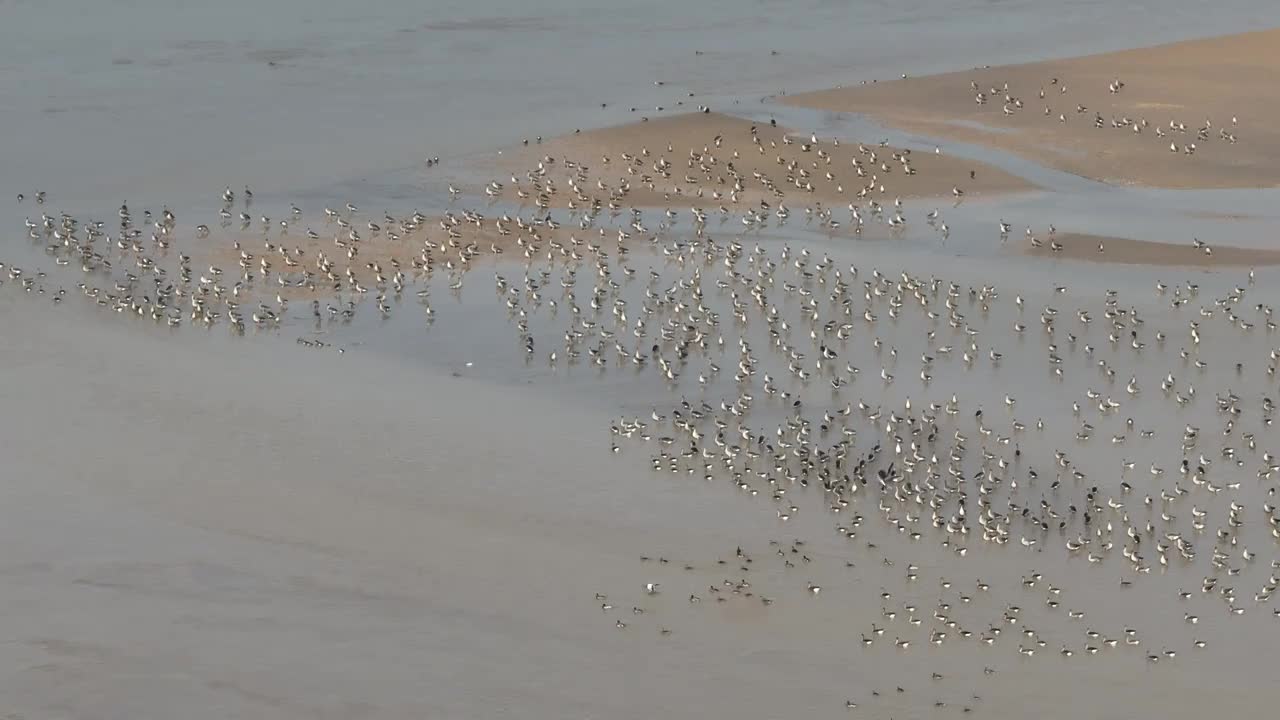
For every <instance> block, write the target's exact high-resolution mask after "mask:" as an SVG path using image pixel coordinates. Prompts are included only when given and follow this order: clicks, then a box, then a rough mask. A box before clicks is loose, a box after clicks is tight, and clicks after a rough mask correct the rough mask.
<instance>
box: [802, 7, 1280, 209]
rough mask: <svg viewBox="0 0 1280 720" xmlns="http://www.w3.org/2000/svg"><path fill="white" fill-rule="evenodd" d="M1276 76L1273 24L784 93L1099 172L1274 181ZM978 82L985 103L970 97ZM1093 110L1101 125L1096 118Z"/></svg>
mask: <svg viewBox="0 0 1280 720" xmlns="http://www.w3.org/2000/svg"><path fill="white" fill-rule="evenodd" d="M1277 78H1280V30H1265V31H1260V32H1253V33H1246V34H1241V35H1232V36H1228V37H1218V38H1210V39H1207V40H1194V41H1190V42H1181V43H1176V44H1172V45H1163V46H1160V47H1154V48H1145V49H1138V50H1127V51H1123V52H1116V53H1108V54H1104V55H1094V56H1089V57H1081V58H1073V59H1068V60H1053V61H1048V62H1037V63H1030V64H1026V65H1015V66H1007V67H995V68H985V69H975V70H964V71H961V72H953V73H947V74H944V75H934V76H929V77H920V78H908V79H905V80H895V81H891V82H881V83H872V84H867V85H861V86H858V87H850V88H842V89H835V90H826V91H822V92H815V93H807V94H803V95H795V96H791V97H788V98H785V100H784V101H785V102H787V103H790V104H794V105H799V106H804V107H811V108H821V109H824V110H832V111H841V112H857V113H863V114H866V115H869V116H871V117H873V118H875V119H877V120H879V121H882V122H885V123H887V124H891V125H894V126H897V127H901V128H903V129H906V130H910V131H913V132H919V133H923V134H928V135H931V136H934V137H938V138H942V139H944V140H957V141H962V142H966V143H975V144H980V145H985V146H989V147H993V148H998V149H1001V150H1007V151H1011V152H1015V153H1018V154H1019V155H1023V156H1025V157H1028V158H1030V159H1032V160H1035V161H1037V162H1039V163H1042V164H1045V165H1048V166H1050V167H1054V168H1057V169H1060V170H1065V171H1067V172H1071V173H1074V174H1077V175H1082V176H1085V177H1090V178H1095V179H1098V180H1104V181H1107V182H1113V183H1133V184H1140V185H1148V186H1153V187H1170V188H1191V187H1206V188H1218V187H1261V186H1267V187H1270V186H1275V185H1278V184H1280V127H1277V125H1276V123H1275V122H1274V119H1273V118H1275V117H1276V114H1277V112H1280V93H1276V92H1275V91H1274V88H1275V86H1276V82H1277ZM1116 81H1119V82H1121V83H1123V87H1119V88H1118V90H1117V91H1116V92H1112V91H1111V89H1110V88H1109V86H1111V85H1112V84H1113V83H1115V82H1116ZM971 83H976V84H977V87H978V89H976V90H975V89H974V87H973V86H972V85H971ZM1006 87H1007V89H1006ZM993 90H994V92H993ZM1064 90H1065V92H1064ZM1042 91H1043V93H1044V97H1043V98H1041V97H1040V93H1041V92H1042ZM979 92H981V93H982V94H983V95H984V97H985V99H986V102H985V104H979V103H978V102H977V96H978V94H979ZM1006 97H1007V98H1008V100H1006ZM1018 103H1021V107H1018V106H1017V105H1018ZM1081 108H1083V109H1081ZM1006 109H1007V110H1006ZM1059 116H1061V119H1060V117H1059ZM1098 118H1101V124H1102V127H1101V128H1098V127H1096V126H1095V123H1096V122H1097V119H1098ZM1171 122H1172V123H1174V124H1175V125H1176V126H1177V127H1174V128H1171V127H1170V123H1171ZM1144 123H1145V125H1144ZM1116 125H1118V126H1116ZM1135 126H1137V127H1138V128H1139V131H1135V130H1134V127H1135ZM1183 126H1185V130H1183V129H1182V128H1183ZM1202 129H1203V132H1201V131H1202ZM1224 133H1225V136H1224ZM1231 137H1234V141H1232V140H1231V139H1230V138H1231ZM1171 145H1172V146H1173V148H1174V149H1173V150H1172V151H1171V149H1170V147H1171ZM1192 145H1194V150H1191V154H1188V150H1190V148H1191V146H1192Z"/></svg>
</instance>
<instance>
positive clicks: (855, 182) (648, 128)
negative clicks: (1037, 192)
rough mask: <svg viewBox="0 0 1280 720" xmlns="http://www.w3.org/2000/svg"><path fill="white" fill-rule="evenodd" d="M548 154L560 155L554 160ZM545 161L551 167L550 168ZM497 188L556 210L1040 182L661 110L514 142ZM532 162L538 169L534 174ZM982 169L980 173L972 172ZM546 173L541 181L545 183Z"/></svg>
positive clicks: (963, 163)
mask: <svg viewBox="0 0 1280 720" xmlns="http://www.w3.org/2000/svg"><path fill="white" fill-rule="evenodd" d="M547 158H550V159H551V162H547V161H546V160H547ZM539 168H541V169H539ZM498 169H499V170H500V171H501V172H503V173H505V174H506V175H512V176H514V178H515V181H514V182H512V181H511V179H510V178H506V177H504V178H502V179H501V180H500V181H499V182H500V183H501V184H502V187H501V188H500V189H495V188H492V187H491V188H490V190H489V192H490V193H491V194H497V195H500V196H501V197H503V198H506V199H509V200H515V201H519V202H523V203H527V204H528V205H530V206H534V205H537V204H538V203H541V205H542V206H544V207H546V208H566V207H567V208H571V209H587V208H590V207H592V206H593V205H594V206H598V207H601V208H605V207H607V208H609V209H613V210H619V209H622V208H628V207H675V208H681V209H683V208H687V207H698V208H702V209H706V210H708V211H712V210H716V209H719V208H723V209H724V210H725V211H726V212H733V213H743V212H745V211H746V210H748V209H749V208H758V207H759V206H760V203H761V201H764V202H765V203H768V204H769V206H770V207H775V208H776V207H777V206H778V205H779V204H785V205H789V206H791V207H792V208H800V207H810V206H814V205H816V204H819V203H821V204H823V205H825V206H829V207H845V206H846V205H848V204H849V203H853V204H855V205H860V206H865V205H867V204H868V202H869V201H870V200H877V201H879V202H882V203H884V202H892V201H893V199H894V198H896V197H904V198H906V197H925V196H945V197H948V198H950V197H954V194H953V189H957V188H958V189H959V190H960V191H961V193H963V194H964V195H966V196H982V195H991V194H996V193H1008V192H1016V191H1020V190H1029V189H1032V185H1030V184H1029V183H1027V182H1026V181H1024V180H1023V179H1021V178H1018V177H1017V176H1014V175H1011V174H1009V173H1006V172H1004V171H1003V170H999V169H997V168H994V167H991V166H988V165H984V164H982V163H978V162H971V161H969V160H964V159H960V158H953V157H947V156H945V155H943V156H938V155H934V154H931V153H923V152H911V151H910V150H903V149H900V148H894V147H887V146H886V147H881V146H878V145H874V144H873V145H866V144H859V143H857V142H843V143H840V142H837V141H835V140H833V139H832V138H817V139H816V142H815V141H814V138H813V137H812V136H811V135H810V133H807V132H804V133H800V132H793V131H789V130H787V129H785V128H782V127H775V126H772V125H770V124H769V123H753V122H751V121H749V120H743V119H739V118H734V117H730V116H727V115H721V114H717V113H707V114H701V113H699V114H688V115H679V116H673V117H665V118H655V119H651V120H649V121H647V122H639V123H631V124H628V125H621V126H618V127H612V128H605V129H602V130H591V131H587V132H581V133H576V134H573V135H568V136H563V137H559V138H554V139H552V140H549V141H546V142H543V143H541V144H537V145H530V146H529V147H521V148H518V149H516V150H514V151H507V152H505V153H504V155H503V156H502V158H501V159H500V160H499V167H498ZM531 171H532V172H531ZM971 173H972V175H971ZM535 179H536V180H537V182H536V183H535V182H534V180H535Z"/></svg>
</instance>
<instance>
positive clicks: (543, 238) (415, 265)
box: [192, 211, 617, 304]
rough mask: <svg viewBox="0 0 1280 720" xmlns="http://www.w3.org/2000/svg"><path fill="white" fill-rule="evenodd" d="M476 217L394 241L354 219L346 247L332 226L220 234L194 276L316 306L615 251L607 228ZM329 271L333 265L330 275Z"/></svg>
mask: <svg viewBox="0 0 1280 720" xmlns="http://www.w3.org/2000/svg"><path fill="white" fill-rule="evenodd" d="M504 217H505V218H506V219H504ZM471 218H472V219H470V220H468V219H467V215H466V214H464V213H463V212H462V211H458V212H454V213H450V215H449V216H433V217H427V218H425V219H424V220H422V221H421V222H420V223H419V224H418V226H417V227H416V228H415V229H409V230H406V229H405V228H404V227H397V228H396V229H395V230H394V231H393V232H396V234H397V237H392V236H391V235H390V233H389V232H388V230H389V228H380V229H379V231H378V232H376V233H374V232H371V231H370V230H369V229H368V228H367V225H366V223H367V222H368V218H363V219H361V218H356V219H353V221H352V226H354V227H355V228H356V229H357V231H358V232H360V233H361V237H360V239H359V240H358V241H355V242H351V241H350V240H349V239H344V240H343V244H341V245H339V244H337V243H336V242H335V239H334V238H335V235H337V236H341V237H344V238H345V237H346V229H344V228H340V227H338V226H337V225H336V224H335V223H333V222H326V223H317V224H315V225H313V227H315V228H317V234H318V235H319V237H318V238H310V237H308V236H307V235H306V234H305V233H300V232H290V233H289V234H286V235H277V234H275V233H271V234H269V235H261V234H259V235H255V234H252V233H249V232H237V231H232V232H223V233H215V234H213V235H212V236H211V237H210V238H208V239H207V240H204V241H202V243H201V244H200V245H199V246H198V247H199V251H198V252H196V253H195V254H194V255H193V266H192V271H193V274H194V275H195V276H197V277H198V276H200V275H205V276H206V277H211V278H212V277H213V274H212V272H213V271H212V270H208V271H206V268H217V269H218V270H220V271H221V273H220V274H219V275H217V278H218V279H219V280H220V284H221V285H223V286H227V287H230V286H234V285H235V284H236V283H237V282H241V283H242V296H243V298H244V299H251V300H252V301H255V302H256V301H260V300H267V301H269V300H270V299H272V298H274V297H275V296H276V295H277V294H279V295H280V296H281V297H284V298H287V299H290V300H298V299H304V300H311V299H317V298H324V297H331V296H333V295H334V294H337V293H346V292H349V291H350V290H352V289H353V287H354V286H353V285H352V284H351V282H350V280H349V279H348V278H354V280H355V282H356V284H357V285H358V286H360V287H364V288H366V289H367V290H369V291H370V292H378V291H380V290H385V291H390V290H393V289H394V285H395V276H396V274H397V273H398V272H399V273H402V277H401V282H402V284H405V285H407V284H409V283H410V282H412V281H413V280H415V279H418V278H421V277H423V276H425V275H428V274H430V273H435V272H446V273H452V272H462V271H466V270H468V269H470V267H471V266H472V265H474V264H475V263H479V262H483V261H484V260H485V259H488V258H497V257H505V256H507V255H517V256H526V257H529V256H543V257H545V256H546V254H547V253H548V252H550V253H552V254H553V255H566V256H567V255H571V254H572V253H574V252H577V253H579V254H586V253H589V252H595V251H597V250H600V251H603V252H606V253H609V252H616V248H617V231H616V230H608V229H606V230H605V231H604V233H603V234H601V231H600V230H598V229H591V230H585V231H584V230H580V229H577V228H574V230H576V232H573V233H571V232H570V230H569V229H568V228H565V227H563V226H555V227H552V226H549V225H547V224H546V223H545V221H535V220H534V219H533V218H532V217H517V216H504V215H502V214H497V215H491V214H488V213H485V214H483V215H471ZM407 219H408V218H406V220H407ZM455 221H456V222H455ZM522 224H523V227H522V226H521V225H522ZM446 226H447V227H446ZM352 250H354V252H352ZM286 258H287V259H286ZM264 259H265V260H266V261H267V265H266V267H265V270H266V272H265V273H264V266H263V265H262V261H263V260H264ZM322 263H323V264H322ZM324 267H328V271H327V272H326V270H325V269H323V268H324ZM246 271H247V272H249V273H250V274H251V276H252V278H253V280H252V282H250V283H244V281H243V276H244V273H245V272H246ZM348 271H350V272H349V273H348ZM329 273H332V275H333V276H335V277H336V278H337V279H335V277H330V275H329ZM282 276H283V277H284V278H285V279H286V281H287V284H285V285H281V284H280V283H279V278H280V277H282ZM306 276H309V277H310V284H307V285H297V284H296V283H295V281H297V280H301V279H303V278H304V277H306ZM243 302H244V300H242V304H243Z"/></svg>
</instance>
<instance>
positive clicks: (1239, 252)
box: [1018, 233, 1280, 268]
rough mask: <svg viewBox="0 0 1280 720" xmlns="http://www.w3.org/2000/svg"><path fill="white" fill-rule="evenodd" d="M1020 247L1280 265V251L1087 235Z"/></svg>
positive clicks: (1112, 258) (1140, 261)
mask: <svg viewBox="0 0 1280 720" xmlns="http://www.w3.org/2000/svg"><path fill="white" fill-rule="evenodd" d="M1018 248H1019V249H1020V250H1021V251H1023V252H1025V253H1027V254H1031V255H1038V256H1043V257H1054V258H1064V259H1068V260H1086V261H1089V262H1103V263H1119V264H1125V265H1159V266H1175V267H1199V268H1211V267H1252V266H1257V265H1280V250H1266V249H1259V248H1241V247H1217V246H1213V245H1209V246H1206V247H1196V246H1195V245H1194V244H1192V243H1181V244H1179V243H1166V242H1153V241H1148V240H1134V239H1132V238H1117V237H1102V236H1098V235H1085V234H1071V233H1066V234H1059V235H1058V236H1056V237H1054V238H1052V239H1049V240H1045V241H1044V243H1043V245H1041V246H1040V247H1034V246H1032V244H1031V243H1030V242H1029V241H1022V242H1020V243H1019V244H1018Z"/></svg>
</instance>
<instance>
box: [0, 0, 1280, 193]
mask: <svg viewBox="0 0 1280 720" xmlns="http://www.w3.org/2000/svg"><path fill="white" fill-rule="evenodd" d="M1274 19H1275V16H1274V11H1273V8H1272V7H1271V5H1270V4H1269V3H1266V2H1259V1H1258V0H1227V1H1225V2H1219V3H1215V4H1214V6H1213V11H1212V12H1206V11H1205V10H1204V6H1203V4H1202V3H1199V2H1195V1H1194V0H1174V1H1173V2H1157V1H1155V0H1143V1H1142V2H1131V3H1112V2H1103V1H1101V0H1098V1H1090V2H1072V3H1061V2H1051V1H1049V0H1012V1H1005V2H991V1H989V0H944V1H941V2H939V1H938V0H910V1H909V2H887V1H873V2H867V1H859V0H803V2H786V3H780V2H770V1H768V0H753V1H751V2H745V3H744V2H736V1H734V0H709V1H706V2H699V3H694V4H688V3H683V2H677V1H676V0H660V1H659V2H646V3H628V2H608V3H604V4H601V3H598V2H583V1H582V0H550V1H549V2H541V3H538V4H537V5H536V7H535V6H530V5H529V4H528V3H526V2H517V1H515V0H482V1H480V2H449V1H444V2H442V1H440V0H432V1H430V2H425V3H424V2H412V1H409V0H390V1H388V2H380V3H378V5H377V8H376V9H375V10H369V9H368V8H364V7H362V6H359V5H356V4H352V3H350V2H335V1H333V0H321V1H319V2H312V1H307V0H276V1H274V2H269V3H260V2H252V1H251V0H224V1H223V2H218V3H207V2H200V1H198V0H179V1H178V2H167V1H165V0H128V1H126V2H94V1H92V0H51V1H49V2H37V1H35V0H8V1H7V2H5V3H3V4H2V5H0V20H3V22H0V127H3V128H4V130H5V133H6V138H5V142H3V143H0V194H3V195H4V196H6V197H12V196H13V195H15V194H16V193H18V192H26V193H28V194H30V193H31V192H33V191H34V190H35V189H37V188H42V189H45V190H49V191H51V192H52V191H55V190H56V192H57V193H58V196H59V197H61V198H62V199H63V200H64V201H66V202H68V203H70V204H72V205H74V206H76V207H81V208H86V209H88V208H92V207H97V206H99V205H101V207H103V208H109V207H114V205H115V204H116V203H118V202H120V201H122V200H126V199H128V198H131V197H132V198H140V197H154V196H156V195H163V197H164V201H165V202H169V203H172V204H176V205H180V206H184V207H185V206H188V205H190V204H191V203H194V202H196V201H198V200H200V199H202V198H204V197H206V194H207V193H209V192H210V190H209V188H214V189H215V190H214V192H216V189H217V188H221V187H222V186H223V185H226V184H231V185H233V186H237V187H238V186H239V185H241V184H243V183H246V182H247V183H250V184H252V185H254V186H255V187H258V188H259V189H260V190H264V191H275V192H280V193H286V194H289V195H290V197H294V196H296V195H297V194H298V193H303V192H316V191H328V192H329V193H330V194H332V192H333V189H334V186H337V185H343V195H342V197H343V199H344V200H346V199H357V200H358V199H360V198H359V197H356V198H351V197H350V193H351V190H352V189H353V187H352V184H354V186H355V187H354V189H357V190H358V189H359V186H360V184H361V183H372V184H374V185H375V186H376V184H377V183H378V182H379V178H380V177H381V176H383V175H384V174H386V173H388V172H391V171H396V170H402V169H410V170H412V172H411V173H410V176H411V177H412V176H414V175H416V173H418V172H419V171H420V170H421V169H422V168H421V165H420V162H421V160H422V159H423V158H425V157H430V156H435V155H439V156H442V157H450V156H457V155H459V154H462V153H465V152H468V151H475V150H481V149H486V148H490V147H493V146H495V145H499V144H507V143H511V142H513V141H515V140H518V139H519V138H521V137H528V136H533V135H537V134H543V135H551V134H554V133H559V132H563V131H565V130H566V129H568V128H570V127H575V126H599V125H609V124H616V123H619V122H625V121H627V120H630V119H633V118H634V117H635V114H633V113H631V112H629V108H630V107H632V106H635V107H638V108H640V109H641V110H644V109H646V108H647V109H650V110H652V108H653V106H656V105H663V106H667V107H674V106H675V102H676V101H678V100H681V99H683V100H684V101H685V102H686V104H687V105H696V104H698V103H700V102H702V103H710V104H712V105H713V106H716V107H720V106H728V105H730V103H732V102H733V99H734V98H738V97H741V98H744V100H745V99H754V98H756V97H758V96H760V95H765V94H772V93H776V92H779V91H782V90H792V91H796V90H801V89H816V88H822V87H828V86H832V85H836V84H839V83H853V82H856V81H858V80H862V79H869V78H882V77H893V76H896V75H898V74H899V73H902V72H909V73H915V74H919V73H924V72H929V71H941V70H947V69H954V68H957V67H969V66H974V65H979V64H995V63H1001V62H1013V61H1025V60H1031V59H1039V58H1043V57H1045V56H1070V55H1078V54H1083V53H1086V52H1093V51H1101V50H1107V49H1118V48H1123V47H1132V46H1134V45H1140V44H1154V43H1157V42H1161V41H1168V40H1173V39H1180V38H1185V37H1190V36H1195V35H1208V34H1215V33H1223V32H1230V31H1239V30H1244V29H1249V28H1252V27H1255V26H1256V25H1258V24H1259V23H1263V24H1265V23H1266V22H1268V20H1271V21H1274ZM695 50H702V51H704V53H705V54H704V55H702V56H695V55H694V51H695ZM773 50H776V51H777V52H778V53H779V54H778V55H776V56H774V55H770V52H771V51H773ZM270 63H275V66H272V65H271V64H270ZM655 80H663V81H665V82H666V83H667V84H666V85H664V86H662V87H656V86H654V84H653V82H654V81H655ZM689 92H693V93H696V94H697V95H698V97H697V98H686V97H684V96H685V95H686V94H687V93H689ZM601 103H607V104H608V105H609V107H608V108H605V109H601V108H600V104H601ZM359 194H362V193H357V195H359Z"/></svg>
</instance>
